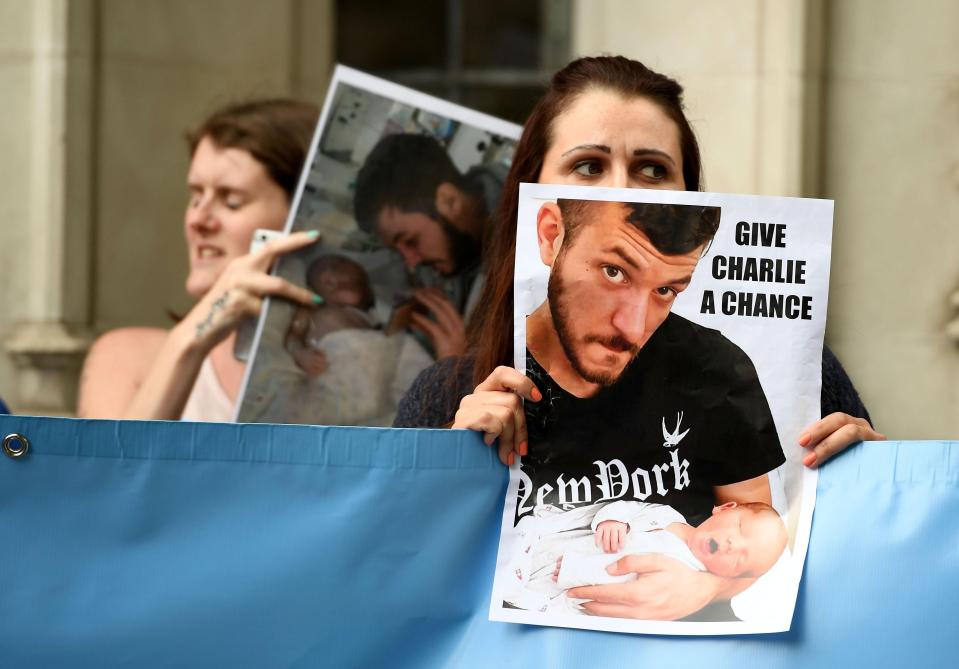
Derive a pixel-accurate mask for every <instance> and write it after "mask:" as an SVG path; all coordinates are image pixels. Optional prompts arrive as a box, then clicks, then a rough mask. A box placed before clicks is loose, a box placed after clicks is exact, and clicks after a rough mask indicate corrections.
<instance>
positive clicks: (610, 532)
mask: <svg viewBox="0 0 959 669" xmlns="http://www.w3.org/2000/svg"><path fill="white" fill-rule="evenodd" d="M628 531H629V526H628V525H627V524H626V523H621V522H619V521H618V520H604V521H603V522H601V523H600V524H599V525H598V526H597V527H596V547H597V548H599V549H600V550H602V551H605V552H606V553H618V552H619V550H620V549H621V548H622V547H623V546H624V545H625V544H626V533H627V532H628Z"/></svg>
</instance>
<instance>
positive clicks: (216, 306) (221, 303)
mask: <svg viewBox="0 0 959 669" xmlns="http://www.w3.org/2000/svg"><path fill="white" fill-rule="evenodd" d="M229 299H230V291H226V292H225V293H223V294H222V295H221V296H220V297H218V298H217V299H215V300H214V301H213V304H211V305H210V311H209V312H208V313H207V315H206V318H204V319H203V320H202V321H200V322H199V323H197V324H196V338H197V339H200V338H202V337H203V335H205V334H206V333H207V332H209V331H210V330H211V329H212V328H213V317H214V316H216V312H218V311H222V310H223V309H225V308H226V303H227V301H228V300H229Z"/></svg>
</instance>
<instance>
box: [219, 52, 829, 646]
mask: <svg viewBox="0 0 959 669" xmlns="http://www.w3.org/2000/svg"><path fill="white" fill-rule="evenodd" d="M517 133H518V128H516V127H515V126H511V125H510V124H507V123H503V122H500V121H498V120H496V119H492V118H490V117H486V116H483V115H481V114H476V113H475V112H472V111H470V110H467V109H463V108H460V107H456V106H455V105H451V104H449V103H443V102H440V101H437V100H435V99H433V98H429V97H428V96H424V95H422V94H418V93H413V92H411V91H408V90H406V89H402V88H400V87H397V86H394V85H392V84H386V83H385V82H378V80H375V79H373V78H371V77H366V76H365V75H359V74H358V73H353V72H350V71H348V70H339V71H338V74H337V77H336V78H335V79H334V83H333V85H332V86H331V94H330V98H329V100H328V102H327V105H326V107H325V109H324V111H323V115H322V117H321V121H320V126H319V129H318V132H317V136H316V137H315V138H314V142H313V148H312V150H311V153H310V159H309V161H308V169H307V173H306V175H305V177H304V178H303V180H302V183H301V184H300V187H299V189H298V191H297V195H296V199H295V201H294V206H293V211H294V215H293V217H292V220H291V221H290V222H288V224H287V227H288V228H289V229H288V231H291V230H292V231H295V230H314V229H315V230H319V231H320V239H319V242H318V243H317V244H316V245H314V246H311V247H309V248H308V249H305V250H303V251H300V252H297V253H294V254H291V255H290V256H288V257H285V258H283V259H282V260H281V262H280V263H279V266H278V269H277V272H278V273H279V274H280V275H281V276H283V277H285V278H287V279H288V280H290V281H293V282H294V283H297V284H299V285H302V286H305V287H307V288H308V289H309V290H311V291H312V292H313V293H314V294H315V295H316V296H318V297H317V298H316V299H317V300H318V304H317V305H314V306H313V307H295V306H293V305H291V304H288V303H284V302H282V301H274V302H271V303H270V305H269V307H268V308H267V309H265V310H264V315H263V316H262V317H261V322H260V325H259V328H258V334H257V338H256V343H255V345H254V350H253V356H252V357H251V363H250V364H249V365H248V370H247V377H246V380H245V383H244V390H243V393H242V401H241V402H240V403H239V409H238V415H237V419H238V420H240V421H243V422H274V423H297V422H308V423H326V424H331V425H371V426H377V425H381V426H389V425H391V424H393V422H394V418H395V417H396V415H397V406H398V403H399V401H400V398H402V397H403V396H404V395H405V394H406V393H407V391H408V389H409V388H410V386H411V385H412V384H413V383H414V380H415V379H416V378H417V376H418V375H420V373H421V372H422V371H423V370H424V369H427V368H429V367H430V366H431V365H432V364H433V363H434V362H435V361H436V360H442V359H445V358H449V357H451V356H457V355H460V354H462V352H463V350H464V348H465V345H466V342H465V328H464V323H465V322H466V320H467V319H469V317H470V314H471V312H472V311H473V308H474V307H475V305H476V301H477V298H478V296H479V294H480V292H481V288H482V286H483V282H484V279H485V275H486V274H487V272H488V267H487V264H488V262H489V261H488V259H484V258H482V257H481V254H480V249H481V245H482V241H483V232H484V224H485V221H486V220H488V218H489V217H490V215H491V213H492V211H493V209H494V208H495V206H496V203H497V201H498V199H499V196H500V190H501V188H502V185H503V182H504V180H505V179H506V175H507V172H508V170H509V165H510V161H511V159H512V156H513V152H514V149H515V138H516V136H517ZM831 213H832V212H831V207H830V206H829V203H826V202H824V201H813V200H799V199H790V198H762V197H756V196H735V195H717V194H710V193H696V192H668V191H643V190H639V189H630V190H613V189H600V188H587V187H576V186H545V185H531V184H522V185H521V188H520V197H519V211H518V216H517V242H516V263H515V296H514V297H515V299H514V314H513V318H514V329H515V332H514V341H515V342H516V343H517V344H518V345H514V347H513V348H514V351H515V356H516V360H515V367H516V369H518V370H520V371H521V372H522V371H524V370H525V373H526V375H527V376H528V378H529V379H530V380H531V381H532V383H533V385H534V386H535V389H536V394H535V396H534V397H533V398H532V399H530V398H528V399H526V401H525V402H524V406H523V407H522V411H523V412H524V414H525V423H526V430H527V431H528V448H524V449H523V451H517V453H516V457H515V458H513V457H512V454H511V457H510V458H509V460H508V461H507V460H504V461H506V462H507V464H509V465H510V483H509V488H508V491H507V497H506V501H505V507H504V515H503V523H502V536H501V542H500V546H499V555H498V559H497V567H496V573H495V578H494V583H493V585H492V588H493V590H492V597H491V606H490V617H491V618H492V619H494V620H500V621H506V622H519V623H533V624H546V625H560V626H570V627H586V628H592V629H606V630H617V631H628V632H656V633H668V634H709V633H729V632H735V633H748V632H768V631H779V630H783V629H788V627H789V621H790V619H791V616H792V610H793V607H794V605H795V597H796V591H797V588H798V583H799V578H800V576H801V570H802V564H803V560H804V557H805V550H806V542H807V540H808V533H809V524H810V520H811V515H812V506H813V503H814V495H815V472H814V471H810V470H806V469H804V468H803V467H802V465H801V462H800V460H801V458H802V455H803V454H802V452H801V450H802V449H801V448H800V447H799V446H798V445H792V444H790V443H789V442H788V440H786V439H784V437H783V435H789V434H796V433H798V432H799V429H800V428H801V427H802V426H803V425H805V424H807V423H808V422H810V421H811V420H813V419H815V418H816V417H818V416H819V393H818V390H819V388H818V386H819V383H820V376H819V374H820V358H819V357H818V356H819V355H821V350H822V337H823V331H824V327H825V306H826V303H825V300H826V284H827V282H828V263H829V257H828V248H829V235H830V232H831ZM739 221H777V222H779V223H781V224H783V223H786V224H788V227H789V228H790V233H789V240H790V244H789V248H788V249H783V248H775V249H774V248H763V247H762V246H756V247H743V246H737V244H736V242H735V241H734V238H733V235H732V229H733V227H734V226H735V225H736V224H737V222H739ZM824 249H825V253H824V252H823V250H824ZM724 254H726V255H724ZM777 254H778V256H783V255H784V254H788V255H789V256H790V257H793V258H796V257H803V258H805V259H806V261H807V262H808V266H807V280H806V281H805V283H804V285H803V286H802V287H801V289H802V290H803V291H806V293H807V295H808V299H810V300H813V302H812V303H813V304H815V305H816V309H815V310H813V313H812V318H811V319H807V320H790V319H771V318H763V319H758V318H755V317H750V316H743V315H742V314H739V313H728V312H726V313H724V310H722V309H715V308H713V309H709V308H706V305H707V304H709V303H710V302H709V300H708V299H706V293H716V294H721V293H722V292H723V291H726V290H730V291H747V292H746V293H743V292H739V293H736V294H738V295H743V294H750V293H749V292H748V291H761V290H768V289H769V288H770V287H769V286H764V285H763V283H762V282H761V281H758V282H757V281H756V280H755V279H753V280H750V281H733V280H729V278H728V277H725V278H724V280H723V281H720V280H719V278H720V277H718V276H712V275H711V273H710V259H711V258H714V257H716V256H720V255H723V257H727V256H728V257H731V256H733V255H735V256H738V257H745V256H750V255H752V256H759V255H762V256H764V257H772V256H777ZM778 256H777V257H778ZM739 278H742V277H739ZM779 289H781V287H779ZM523 343H525V346H523V345H522V344H523ZM799 384H802V387H801V388H800V385H799ZM454 427H455V425H454ZM501 450H502V449H501ZM491 452H492V455H491V457H493V458H495V453H496V451H495V449H493V450H492V451H491ZM677 603H678V604H677ZM677 611H679V612H682V614H681V615H680V614H677Z"/></svg>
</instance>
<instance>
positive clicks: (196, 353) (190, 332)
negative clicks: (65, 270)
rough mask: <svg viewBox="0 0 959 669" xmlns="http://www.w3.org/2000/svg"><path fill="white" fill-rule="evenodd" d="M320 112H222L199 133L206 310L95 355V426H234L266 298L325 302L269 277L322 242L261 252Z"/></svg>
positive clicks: (111, 342)
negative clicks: (246, 345)
mask: <svg viewBox="0 0 959 669" xmlns="http://www.w3.org/2000/svg"><path fill="white" fill-rule="evenodd" d="M317 116H318V111H317V109H316V107H314V106H313V105H311V104H307V103H303V102H298V101H295V100H283V99H278V100H261V101H255V102H249V103H244V104H239V105H233V106H230V107H226V108H224V109H221V110H220V111H218V112H216V113H214V114H213V115H212V116H210V117H209V118H208V119H206V120H205V121H204V122H203V123H202V124H201V125H200V126H199V127H198V128H197V129H196V130H195V131H193V132H191V133H189V134H188V137H187V139H188V142H189V147H190V157H191V162H190V170H189V173H188V175H187V189H188V191H189V200H188V204H187V209H186V214H185V217H184V224H185V225H184V234H185V237H186V244H187V250H188V252H189V258H190V272H189V275H188V276H187V280H186V289H187V292H188V293H189V294H190V295H191V296H193V297H194V298H196V299H197V303H196V305H195V306H194V307H193V308H192V309H191V310H190V311H189V312H188V313H187V314H186V316H184V317H183V318H182V319H180V320H179V321H178V322H177V323H176V325H175V326H174V327H173V328H172V329H170V330H162V329H159V328H143V327H131V328H121V329H118V330H112V331H110V332H107V333H106V334H104V335H103V336H101V337H100V338H99V339H98V340H97V341H96V342H95V343H94V344H93V347H92V348H91V349H90V353H89V354H88V356H87V360H86V363H85V365H84V369H83V375H82V377H81V381H80V397H79V405H78V409H77V413H78V415H80V416H83V417H88V418H140V419H179V418H181V417H182V418H185V419H193V420H221V421H226V420H230V419H231V418H232V413H233V404H234V402H235V399H236V395H237V393H238V391H239V386H240V383H241V382H242V379H243V372H244V364H243V363H242V362H240V361H238V360H237V359H236V358H235V357H234V355H233V347H234V339H235V336H236V328H237V327H238V325H239V324H240V323H241V322H243V321H244V320H246V319H247V318H249V317H251V316H255V315H256V314H257V313H258V312H259V310H260V305H261V304H262V300H263V298H264V297H265V296H267V295H271V296H278V297H282V298H286V299H288V300H291V301H293V302H296V303H299V304H303V305H315V304H316V303H317V301H318V298H317V296H315V295H314V294H312V293H311V292H310V291H308V290H306V289H303V288H300V287H298V286H295V285H293V284H291V283H289V282H287V281H285V280H283V279H281V278H279V277H273V276H270V275H269V274H268V272H269V268H270V266H271V265H272V263H273V261H274V260H275V259H276V258H277V257H278V256H280V255H282V254H284V253H287V252H289V251H293V250H295V249H298V248H301V247H303V246H306V245H308V244H311V243H313V242H314V241H315V240H316V238H317V235H316V234H315V233H307V232H300V233H296V234H294V235H290V236H289V237H286V238H281V239H275V240H272V241H270V242H268V243H267V244H265V245H264V246H263V247H262V248H261V249H260V250H258V251H257V252H256V253H252V254H250V253H249V248H250V241H251V239H252V236H253V232H254V231H255V230H256V229H258V228H267V229H273V230H280V229H282V228H283V225H284V223H285V222H286V218H287V214H288V213H289V209H290V201H291V199H292V197H293V191H294V190H295V188H296V184H297V181H298V179H299V176H300V171H301V170H302V168H303V163H304V162H305V160H306V154H307V151H308V149H309V145H310V139H311V137H312V135H313V129H314V127H315V125H316V119H317Z"/></svg>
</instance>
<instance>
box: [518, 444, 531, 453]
mask: <svg viewBox="0 0 959 669" xmlns="http://www.w3.org/2000/svg"><path fill="white" fill-rule="evenodd" d="M527 453H529V442H526V441H521V442H519V454H520V455H526V454H527Z"/></svg>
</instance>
